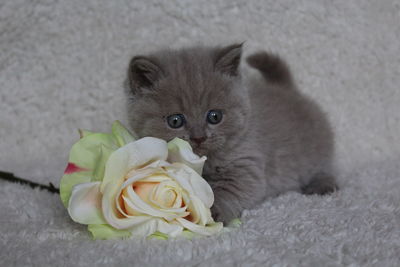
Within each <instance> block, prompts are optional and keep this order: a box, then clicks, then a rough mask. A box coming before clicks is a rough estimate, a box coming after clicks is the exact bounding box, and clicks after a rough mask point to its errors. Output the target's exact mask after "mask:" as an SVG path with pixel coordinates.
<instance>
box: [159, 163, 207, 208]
mask: <svg viewBox="0 0 400 267" xmlns="http://www.w3.org/2000/svg"><path fill="white" fill-rule="evenodd" d="M166 170H167V173H168V174H169V175H170V176H172V177H173V178H174V179H175V180H176V181H177V182H178V184H180V185H181V186H182V187H183V188H184V189H185V190H187V191H188V193H189V195H196V196H197V197H198V198H199V199H200V200H201V201H202V202H203V203H204V205H205V206H206V207H207V208H211V206H212V204H213V203H214V194H213V191H212V189H211V187H210V185H209V184H208V183H207V182H206V180H204V179H203V177H201V176H200V175H199V174H198V173H197V172H195V171H194V170H193V169H191V168H189V167H188V166H186V165H185V164H182V163H174V164H172V165H171V166H168V167H166Z"/></svg>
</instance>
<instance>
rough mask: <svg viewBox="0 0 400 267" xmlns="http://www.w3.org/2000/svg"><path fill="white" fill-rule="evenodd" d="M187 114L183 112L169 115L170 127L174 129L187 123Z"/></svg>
mask: <svg viewBox="0 0 400 267" xmlns="http://www.w3.org/2000/svg"><path fill="white" fill-rule="evenodd" d="M185 122H186V120H185V116H183V114H173V115H170V116H168V117H167V123H168V125H169V127H171V128H173V129H177V128H181V127H182V126H183V125H184V124H185Z"/></svg>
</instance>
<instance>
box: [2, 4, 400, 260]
mask: <svg viewBox="0 0 400 267" xmlns="http://www.w3.org/2000/svg"><path fill="white" fill-rule="evenodd" d="M399 14H400V4H399V2H398V1H396V0H393V1H390V0H384V1H372V0H371V1H367V0H366V1H345V0H339V1H317V0H315V1H312V0H309V1H296V0H285V1H272V0H268V1H261V0H259V1H244V0H243V1H239V0H234V1H231V0H219V1H205V0H204V1H203V0H201V1H194V0H193V1H179V0H171V1H155V0H151V1H141V2H139V1H117V0H115V1H106V0H105V1H94V0H88V1H78V0H71V1H52V0H36V1H28V0H3V1H1V2H0V170H3V171H9V172H14V173H15V174H16V175H18V176H22V177H24V178H28V179H31V180H34V181H37V182H42V183H48V182H52V183H54V184H56V185H58V184H59V179H60V177H61V175H62V172H63V170H64V168H65V164H66V160H67V158H68V152H69V149H70V146H71V145H72V144H73V143H74V142H75V141H76V139H77V138H78V135H77V134H76V128H78V127H79V128H85V129H91V130H95V131H106V130H108V128H109V127H110V125H111V123H112V121H113V120H115V119H120V120H122V121H123V122H126V117H125V113H124V98H123V89H122V83H123V81H124V78H125V73H126V67H127V64H128V62H129V59H130V57H131V56H133V55H135V54H138V53H145V52H147V51H151V50H155V49H157V48H162V47H165V46H169V47H181V46H185V45H193V44H199V43H202V44H225V43H230V42H234V41H235V42H241V41H247V42H246V45H245V54H248V53H251V52H252V51H255V50H256V49H260V48H262V49H268V50H272V51H275V52H279V53H280V54H281V55H283V56H284V57H285V58H286V59H287V60H288V62H289V64H290V65H291V66H292V69H293V71H294V74H295V76H296V79H297V81H298V83H299V86H300V87H301V88H302V90H303V91H304V92H306V93H308V94H310V95H311V96H313V97H314V98H315V99H317V101H318V102H320V103H321V104H322V105H323V106H324V108H325V110H326V111H327V112H328V113H329V115H330V118H331V121H332V123H333V126H334V128H335V130H336V133H337V162H338V167H339V170H340V175H339V181H340V185H341V187H342V189H341V190H340V191H338V192H337V193H336V194H334V195H332V196H327V197H319V196H311V197H310V196H303V195H300V194H297V193H288V194H285V195H283V196H280V197H278V198H275V199H271V200H268V201H266V202H265V203H264V204H263V205H262V206H260V207H255V208H254V209H252V210H248V211H246V212H245V213H244V215H243V218H242V221H243V225H242V227H241V228H240V229H238V230H236V231H233V232H229V233H224V234H222V235H220V236H216V237H211V238H203V239H195V240H193V241H190V240H174V241H159V240H127V241H92V240H91V239H90V237H89V235H88V233H87V231H86V229H85V228H84V227H83V226H80V225H77V224H74V223H73V222H72V221H71V220H70V219H69V218H68V216H67V214H66V211H65V209H64V208H63V206H62V204H61V202H60V200H59V198H58V196H56V195H52V194H50V193H47V192H45V191H39V190H32V189H30V188H28V187H24V186H21V185H17V184H10V183H7V182H4V181H0V224H1V227H0V245H1V247H0V266H26V265H32V266H63V265H65V266H72V265H79V266H82V265H107V266H110V265H111V266H112V265H119V266H121V265H122V266H126V265H137V266H143V265H149V266H157V265H165V266H188V265H196V266H210V265H211V266H213V265H215V266H217V265H218V266H220V265H226V266H261V265H269V266H271V265H274V264H275V265H278V266H298V265H302V266H321V265H324V266H342V265H346V266H348V265H352V266H399V265H400V205H399V204H400V170H399V168H398V165H399V162H400V112H399V105H400V104H399V103H400V90H399V86H400V68H399V65H400V46H399V43H400V24H399V23H398V22H399V20H400V15H399ZM244 67H245V66H244Z"/></svg>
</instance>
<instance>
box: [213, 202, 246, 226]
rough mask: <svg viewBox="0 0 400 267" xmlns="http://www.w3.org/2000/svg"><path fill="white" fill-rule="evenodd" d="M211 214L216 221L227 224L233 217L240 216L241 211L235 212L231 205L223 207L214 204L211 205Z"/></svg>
mask: <svg viewBox="0 0 400 267" xmlns="http://www.w3.org/2000/svg"><path fill="white" fill-rule="evenodd" d="M211 214H212V217H213V219H214V221H216V222H223V223H224V225H225V226H226V225H227V224H228V223H229V222H230V221H232V220H233V219H236V218H239V217H240V212H238V211H237V212H235V211H234V210H233V209H231V208H230V207H225V208H223V207H222V206H221V205H218V204H214V205H213V206H212V207H211Z"/></svg>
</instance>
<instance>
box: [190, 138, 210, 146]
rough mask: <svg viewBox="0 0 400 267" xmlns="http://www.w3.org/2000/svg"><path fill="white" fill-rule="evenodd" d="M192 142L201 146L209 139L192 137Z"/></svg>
mask: <svg viewBox="0 0 400 267" xmlns="http://www.w3.org/2000/svg"><path fill="white" fill-rule="evenodd" d="M190 140H191V141H193V142H195V143H196V144H197V145H200V144H201V143H203V142H204V141H206V140H207V137H205V136H203V137H190Z"/></svg>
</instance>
